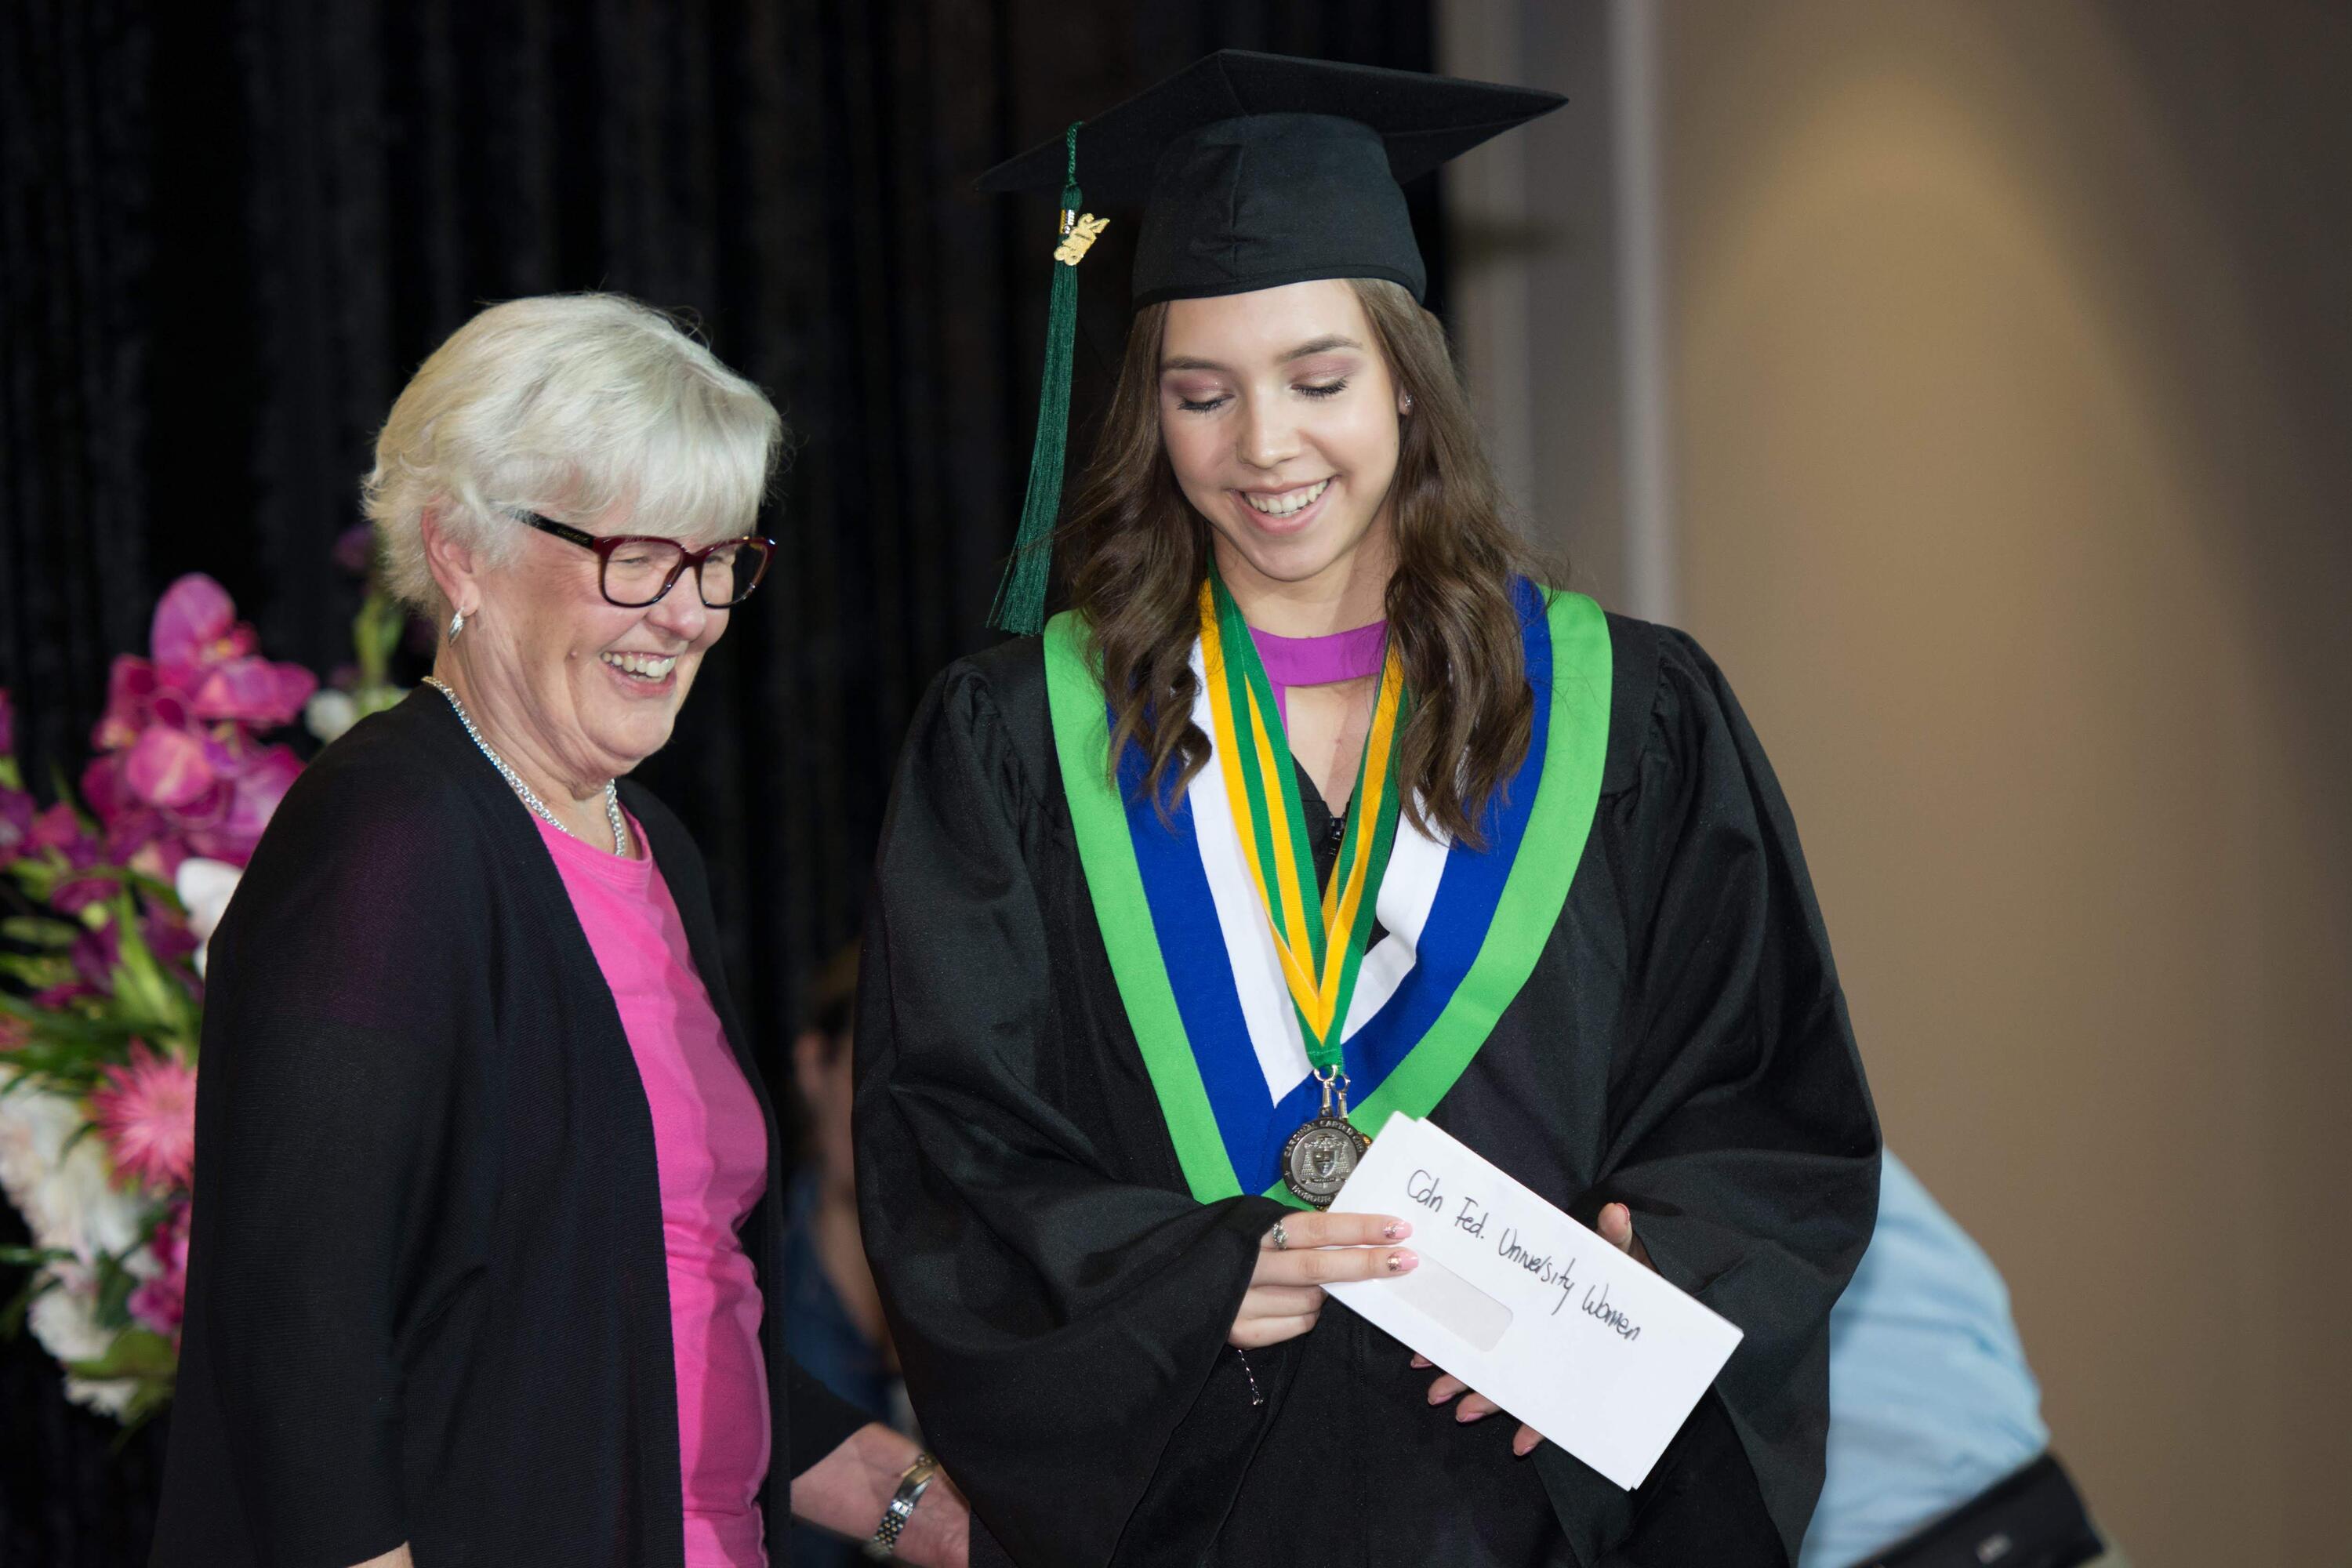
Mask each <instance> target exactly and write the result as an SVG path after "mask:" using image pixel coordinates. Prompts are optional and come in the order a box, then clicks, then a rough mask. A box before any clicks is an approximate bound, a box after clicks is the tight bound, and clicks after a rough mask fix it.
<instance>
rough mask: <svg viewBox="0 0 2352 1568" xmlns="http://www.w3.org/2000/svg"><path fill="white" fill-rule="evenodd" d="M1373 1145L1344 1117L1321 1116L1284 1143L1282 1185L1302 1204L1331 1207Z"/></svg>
mask: <svg viewBox="0 0 2352 1568" xmlns="http://www.w3.org/2000/svg"><path fill="white" fill-rule="evenodd" d="M1371 1146H1372V1141H1371V1140H1370V1138H1367V1137H1366V1136H1364V1134H1362V1133H1361V1132H1359V1131H1356V1129H1355V1126H1354V1125H1353V1124H1352V1123H1351V1122H1349V1121H1347V1120H1346V1119H1345V1118H1344V1117H1339V1116H1332V1115H1328V1114H1326V1115H1322V1116H1318V1117H1317V1118H1316V1119H1315V1120H1314V1121H1310V1122H1308V1123H1307V1125H1305V1126H1304V1127H1301V1128H1300V1129H1299V1130H1298V1131H1296V1132H1294V1133H1292V1134H1291V1135H1290V1142H1287V1143H1285V1144H1284V1145H1283V1146H1282V1184H1283V1185H1284V1186H1286V1187H1288V1188H1289V1189H1290V1190H1291V1192H1292V1193H1293V1194H1296V1195H1297V1197H1298V1199H1299V1200H1300V1201H1301V1202H1302V1203H1308V1204H1312V1205H1315V1206H1316V1207H1317V1208H1318V1209H1328V1208H1329V1207H1330V1206H1331V1200H1332V1199H1333V1198H1336V1197H1338V1196H1339V1189H1340V1188H1341V1187H1344V1186H1346V1185H1347V1184H1348V1178H1349V1176H1351V1175H1353V1174H1354V1173H1355V1170H1356V1162H1357V1161H1359V1160H1360V1159H1362V1158H1363V1157H1364V1151H1365V1150H1367V1149H1369V1148H1370V1147H1371Z"/></svg>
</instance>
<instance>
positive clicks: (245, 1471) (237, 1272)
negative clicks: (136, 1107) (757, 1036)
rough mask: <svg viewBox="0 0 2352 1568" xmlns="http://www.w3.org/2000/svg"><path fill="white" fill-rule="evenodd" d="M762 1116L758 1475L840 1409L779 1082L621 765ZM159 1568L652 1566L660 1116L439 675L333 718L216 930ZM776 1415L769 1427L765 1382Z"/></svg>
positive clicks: (686, 874)
mask: <svg viewBox="0 0 2352 1568" xmlns="http://www.w3.org/2000/svg"><path fill="white" fill-rule="evenodd" d="M623 793H624V795H625V799H626V801H627V803H628V805H629V808H630V810H632V811H633V812H635V814H636V816H637V818H638V820H639V821H640V822H642V823H643V824H644V825H645V829H646V837H648V838H649V839H650V840H651V847H652V850H653V853H654V856H655V858H656V860H657V861H658V863H659V864H660V867H661V870H662V875H663V877H664V879H666V880H667V882H668V884H669V888H670V891H671V893H672V894H673V895H674V896H675V897H676V899H677V907H678V911H679V913H680V915H681V916H682V917H683V918H684V920H685V921H686V930H687V935H688V942H689V943H690V945H691V947H692V950H693V953H694V961H695V966H696V967H697V968H698V970H699V971H700V972H701V974H702V978H703V982H704V984H706V985H708V986H709V991H710V998H711V1001H712V1003H713V1005H715V1006H716V1008H717V1010H718V1013H719V1018H720V1020H721V1021H722V1022H723V1023H724V1025H725V1026H726V1029H727V1035H728V1038H729V1040H730V1043H731V1044H732V1045H733V1046H734V1048H735V1054H736V1058H737V1059H738V1060H739V1061H740V1062H741V1064H742V1066H743V1071H744V1074H745V1076H746V1077H747V1078H749V1079H751V1086H752V1089H753V1091H754V1092H755V1093H756V1094H758V1096H759V1099H760V1107H761V1115H762V1116H763V1117H764V1118H765V1120H766V1121H767V1124H768V1151H769V1152H768V1192H769V1197H768V1199H767V1200H766V1201H764V1202H762V1203H761V1205H759V1207H758V1209H757V1210H755V1211H754V1213H753V1214H752V1215H751V1218H750V1219H749V1220H748V1221H747V1222H746V1223H745V1225H744V1226H743V1230H742V1236H743V1244H744V1247H745V1250H746V1251H747V1252H748V1253H749V1254H750V1255H751V1261H752V1264H753V1266H754V1267H755V1268H757V1269H758V1271H759V1277H760V1282H761V1289H762V1291H763V1292H764V1294H765V1296H766V1299H767V1301H768V1303H769V1311H768V1313H767V1317H766V1321H765V1322H764V1324H763V1328H762V1333H761V1348H762V1349H763V1351H764V1352H765V1354H766V1359H767V1365H768V1378H769V1387H770V1390H771V1398H770V1401H769V1404H770V1407H771V1411H772V1417H771V1418H772V1422H773V1430H774V1438H773V1458H772V1461H771V1463H770V1465H769V1470H768V1481H767V1486H766V1489H765V1490H764V1491H763V1493H762V1503H763V1505H764V1507H765V1509H766V1512H767V1519H768V1529H769V1540H770V1552H771V1553H772V1560H773V1561H775V1562H777V1563H782V1561H783V1559H784V1552H785V1547H784V1541H785V1536H786V1533H787V1531H785V1529H784V1528H783V1526H784V1524H785V1521H786V1518H787V1516H788V1514H789V1512H790V1506H791V1504H790V1487H789V1478H790V1477H791V1476H793V1475H795V1474H797V1473H799V1472H800V1471H802V1470H803V1469H805V1468H808V1466H810V1465H811V1464H813V1463H814V1462H815V1461H816V1460H817V1459H819V1458H823V1457H824V1455H825V1454H826V1453H829V1452H830V1451H831V1450H832V1449H833V1448H834V1447H835V1445H837V1444H838V1443H839V1442H840V1441H841V1440H842V1439H843V1438H844V1437H845V1436H848V1434H849V1433H850V1432H851V1431H853V1430H855V1429H856V1427H857V1426H859V1425H861V1424H862V1423H863V1421H864V1419H865V1418H864V1417H863V1416H861V1415H858V1414H857V1413H856V1411H855V1410H853V1409H851V1408H850V1407H849V1406H847V1405H844V1404H842V1403H841V1402H840V1401H838V1400H835V1399H834V1398H833V1397H832V1396H831V1395H830V1394H826V1393H825V1392H824V1390H823V1389H822V1387H820V1386H819V1385H818V1384H815V1383H814V1382H813V1381H812V1380H811V1379H810V1378H809V1377H808V1375H807V1374H806V1373H803V1372H802V1371H801V1370H800V1369H799V1368H798V1366H796V1365H795V1364H793V1363H792V1362H791V1361H790V1360H789V1358H788V1357H787V1356H786V1354H785V1352H784V1349H783V1325H782V1316H781V1313H780V1311H779V1310H778V1306H777V1304H778V1303H779V1302H780V1301H781V1300H782V1295H781V1293H780V1292H779V1290H778V1289H776V1275H775V1268H776V1266H777V1262H778V1260H779V1259H780V1258H781V1257H782V1245H781V1244H782V1226H783V1212H784V1205H783V1204H782V1201H781V1198H782V1191H783V1182H784V1173H783V1170H782V1165H781V1164H780V1163H779V1152H778V1150H779V1144H778V1140H777V1135H776V1121H775V1113H774V1111H773V1110H772V1107H771V1106H770V1104H769V1101H768V1098H767V1093H766V1090H765V1089H764V1088H763V1086H762V1085H761V1080H760V1074H759V1072H758V1070H757V1069H756V1068H755V1067H754V1066H753V1064H752V1061H751V1057H750V1055H749V1054H748V1053H747V1051H746V1050H745V1041H744V1037H743V1030H742V1025H741V1023H740V1019H739V1018H738V1017H737V1016H736V1013H735V1009H734V1005H733V1003H732V1001H731V999H730V996H729V994H728V990H727V984H726V979H725V975H724V973H723V972H722V970H721V969H720V966H719V944H718V932H717V929H716V926H715V923H714V921H713V919H712V916H711V912H710V895H709V887H708V884H707V882H706V880H705V877H704V872H703V866H702V860H701V857H700V856H699V855H698V853H697V852H696V850H695V847H694V845H693V843H692V842H691V841H690V840H689V839H688V837H687V835H686V832H685V830H684V829H683V828H682V827H681V826H679V825H678V822H677V818H676V817H675V816H671V815H670V813H669V812H668V811H667V809H665V808H664V807H663V806H662V805H660V804H659V803H658V802H657V801H656V800H655V799H654V798H653V796H651V795H648V794H646V792H645V791H644V790H642V789H639V788H637V787H635V786H634V785H628V784H625V785H624V786H623ZM200 1083H201V1089H200V1091H199V1093H198V1095H197V1097H196V1183H195V1192H196V1202H195V1211H194V1235H193V1239H192V1250H191V1255H190V1260H189V1276H188V1309H187V1321H186V1328H185V1334H184V1342H183V1346H182V1351H181V1363H180V1383H179V1392H178V1398H177V1400H176V1401H175V1403H174V1405H173V1412H172V1416H171V1426H172V1430H171V1437H170V1448H169V1455H168V1459H167V1463H166V1467H165V1470H164V1478H163V1508H162V1516H161V1521H160V1523H159V1525H158V1528H157V1531H156V1538H155V1549H154V1554H153V1557H152V1562H153V1563H155V1564H156V1565H157V1568H183V1565H184V1568H200V1565H201V1568H233V1565H242V1564H253V1565H255V1568H260V1565H263V1564H268V1565H269V1568H281V1565H282V1568H349V1565H350V1564H352V1563H360V1562H363V1561H365V1560H366V1559H368V1558H371V1557H373V1556H376V1555H378V1554H379V1553H382V1552H387V1551H390V1550H391V1549H392V1548H393V1547H394V1546H396V1545H398V1544H399V1543H400V1542H404V1541H405V1542H410V1543H411V1545H412V1547H413V1548H414V1550H415V1557H416V1561H417V1563H419V1565H420V1568H446V1565H451V1564H458V1563H469V1564H470V1563H479V1564H496V1565H499V1568H506V1565H508V1564H519V1563H562V1564H565V1565H566V1568H602V1565H606V1564H610V1565H614V1568H620V1565H623V1564H626V1565H630V1568H635V1565H638V1564H645V1565H648V1568H653V1565H675V1564H677V1563H680V1561H681V1557H682V1554H683V1544H682V1528H683V1527H682V1521H681V1503H680V1496H679V1475H678V1440H677V1389H676V1379H675V1374H674V1369H673V1364H672V1361H671V1345H670V1321H669V1293H668V1279H667V1272H666V1267H665V1261H664V1254H663V1246H662V1220H661V1211H660V1194H659V1187H658V1183H657V1180H656V1173H655V1165H654V1138H653V1121H652V1118H651V1115H650V1112H649V1111H648V1110H647V1108H646V1097H645V1092H644V1089H643V1087H642V1085H641V1084H640V1082H639V1080H638V1078H637V1070H636V1064H635V1058H633V1057H632V1056H631V1054H630V1050H629V1043H628V1039H627V1037H626V1036H625V1035H624V1034H623V1032H622V1028H621V1021H620V1016H619V1014H618V1013H617V1012H616V1011H615V1009H614V1005H613V996H612V992H611V991H610V989H609V988H608V987H607V986H606V985H605V984H604V976H603V973H602V972H601V971H600V970H599V969H598V968H597V965H596V959H595V955H594V953H593V952H592V951H591V950H590V948H589V946H588V941H587V937H586V934H585V933H584V932H583V931H582V930H581V927H580V922H579V921H578V920H577V919H576V918H575V917H574V916H573V914H572V902H571V899H570V897H569V896H568V895H567V894H566V892H565V890H564V887H563V883H562V878H561V876H560V874H559V873H558V872H557V870H556V868H555V865H554V862H553V860H552V859H551V858H550V857H549V855H548V853H547V847H546V846H545V845H544V844H542V843H541V842H540V838H539V834H538V832H537V830H536V828H534V826H532V823H531V819H530V816H529V814H528V813H527V812H526V811H525V809H524V808H523V806H522V805H521V804H520V802H519V801H517V800H516V798H515V797H514V795H513V794H512V793H511V792H510V791H509V789H508V787H507V785H506V784H504V782H502V781H501V780H500V779H499V775H498V773H496V772H495V771H494V770H493V769H492V768H491V767H490V764H489V763H488V761H486V760H485V759H484V758H483V757H482V755H481V753H480V752H478V751H477V750H475V748H474V745H473V743H472V742H471V741H469V740H468V739H467V735H466V732H465V731H464V730H463V728H461V727H460V725H459V724H458V722H457V716H456V715H455V713H454V712H452V711H451V710H450V707H449V705H448V703H447V702H446V700H444V699H443V698H442V697H441V695H440V694H439V693H438V692H436V691H432V690H427V689H419V690H418V691H416V692H415V693H413V694H412V695H411V696H410V697H409V698H408V699H407V700H405V701H404V702H403V703H401V704H400V706H399V707H397V708H395V709H394V710H392V711H390V712H388V713H383V714H380V715H378V716H376V717H374V718H372V719H369V720H367V721H364V722H362V723H361V724H360V725H358V726H357V727H355V728H354V729H353V730H352V731H351V732H350V733H349V734H347V735H345V736H344V737H343V738H342V739H341V740H339V741H337V742H335V743H334V744H333V745H331V746H330V747H328V748H327V750H326V751H325V752H323V753H322V754H321V755H320V758H319V760H318V761H317V762H316V763H313V764H312V765H311V766H310V769H309V770H308V771H306V772H305V773H303V774H302V776H301V777H300V778H299V780H298V781H296V783H295V784H294V787H293V789H292V790H291V791H289V793H288V795H287V796H286V799H285V801H284V802H283V804H281V805H280V806H279V807H278V814H277V816H276V817H275V818H274V819H273V820H272V821H271V823H270V826H269V830H268V833H267V834H266V835H264V836H263V838H262V840H261V844H260V847H259V848H258V849H257V850H256V851H255V854H254V857H253V864H252V866H251V868H249V869H248V870H247V872H246V876H245V880H244V882H243V883H242V884H241V885H240V886H239V888H238V889H237V893H236V899H235V900H234V901H233V902H232V903H231V905H230V907H229V910H228V913H227V915H226V918H225V919H224V920H223V921H222V922H221V926H220V929H219V931H217V932H216V933H215V936H214V938H213V943H212V958H211V973H210V982H209V988H208V994H207V997H206V1003H205V1032H204V1051H203V1058H202V1068H201V1073H200ZM788 1405H791V1406H795V1407H796V1409H795V1411H794V1414H795V1415H796V1417H797V1419H796V1420H794V1421H793V1422H792V1423H791V1425H790V1426H789V1427H788V1426H787V1422H786V1409H787V1406H788Z"/></svg>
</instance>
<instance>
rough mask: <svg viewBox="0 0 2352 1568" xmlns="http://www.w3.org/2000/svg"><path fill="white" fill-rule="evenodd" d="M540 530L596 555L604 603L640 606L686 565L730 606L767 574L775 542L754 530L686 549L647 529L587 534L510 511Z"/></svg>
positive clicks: (711, 601)
mask: <svg viewBox="0 0 2352 1568" xmlns="http://www.w3.org/2000/svg"><path fill="white" fill-rule="evenodd" d="M512 515H513V516H514V517H515V518H516V520H517V521H520V522H524V523H527V524H529V525H530V527H532V528H535V529H537V530H539V531H540V532H541V533H551V534H553V535H554V536H555V537H556V538H558V539H561V540H562V541H563V542H565V543H566V544H576V545H578V546H580V548H581V549H583V550H589V551H593V552H595V555H596V573H597V576H596V586H597V587H598V588H599V589H601V590H602V591H603V593H604V602H605V603H607V604H610V605H619V606H620V607H621V608H623V609H625V610H642V609H644V608H645V607H646V605H657V604H659V603H661V600H662V595H665V594H667V593H668V592H669V591H670V589H671V588H672V587H674V586H675V585H676V584H677V580H678V578H679V577H680V576H681V575H682V574H684V573H685V572H686V569H687V568H688V567H689V566H691V567H692V568H694V589H695V592H696V593H697V594H698V595H701V596H702V602H703V604H704V605H707V606H708V607H709V608H711V609H714V610H725V609H731V608H732V607H734V606H735V605H740V604H741V603H742V602H743V601H744V600H746V599H748V598H750V597H751V590H752V589H754V588H756V587H758V586H759V585H760V579H761V578H762V577H764V576H766V575H767V574H768V562H769V560H770V559H771V558H772V557H773V556H774V554H775V553H776V542H775V541H774V540H772V539H761V538H760V537H758V536H757V535H751V536H747V537H745V538H742V539H722V540H720V541H719V542H718V543H716V544H706V545H704V546H703V547H702V548H701V549H699V550H688V548H687V547H686V546H685V545H683V544H680V543H679V542H677V540H675V539H663V538H660V537H658V536H657V535H654V534H646V533H614V534H595V533H589V532H587V531H584V530H582V529H577V528H573V527H572V526H571V525H570V524H569V523H562V522H558V521H555V520H554V519H553V518H547V517H541V516H540V515H539V513H537V512H535V511H524V512H516V513H514V514H512Z"/></svg>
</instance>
